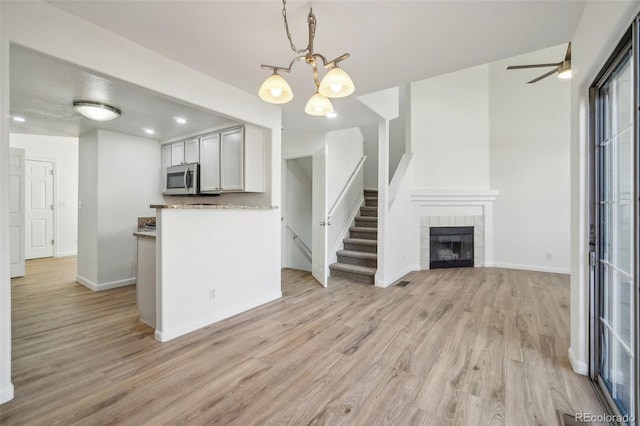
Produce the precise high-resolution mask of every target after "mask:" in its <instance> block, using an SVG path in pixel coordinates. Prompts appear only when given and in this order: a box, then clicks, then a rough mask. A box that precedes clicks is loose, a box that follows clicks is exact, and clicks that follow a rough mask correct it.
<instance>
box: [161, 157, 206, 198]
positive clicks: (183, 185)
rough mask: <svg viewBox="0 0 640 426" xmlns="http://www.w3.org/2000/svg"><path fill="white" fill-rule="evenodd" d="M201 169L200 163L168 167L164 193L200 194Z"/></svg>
mask: <svg viewBox="0 0 640 426" xmlns="http://www.w3.org/2000/svg"><path fill="white" fill-rule="evenodd" d="M199 169H200V165H199V164H198V163H190V164H181V165H179V166H171V167H167V171H166V179H167V180H166V181H167V187H166V189H165V191H164V195H198V193H199V189H200V188H199V186H200V183H199V182H200V179H199V177H198V172H199V171H200V170H199Z"/></svg>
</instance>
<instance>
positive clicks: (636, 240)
mask: <svg viewBox="0 0 640 426" xmlns="http://www.w3.org/2000/svg"><path fill="white" fill-rule="evenodd" d="M639 33H640V17H636V18H635V19H634V20H633V23H632V24H631V26H630V27H629V29H628V30H627V31H625V33H624V35H623V36H622V38H621V39H620V41H619V42H618V44H617V46H616V47H615V49H614V50H613V51H612V53H611V55H610V56H609V59H608V60H607V61H606V63H605V64H604V65H603V66H602V69H601V71H600V72H599V73H598V75H597V76H596V78H595V79H594V81H593V82H592V84H591V85H590V86H589V125H588V126H589V127H588V129H589V136H588V140H589V150H588V152H589V160H588V173H589V176H590V178H589V181H588V186H589V187H588V190H589V194H590V199H589V211H588V219H589V235H588V256H589V259H588V265H589V275H588V276H589V334H588V335H589V366H588V367H589V378H590V379H591V381H592V383H593V384H594V389H595V390H596V393H597V395H598V397H599V398H600V399H601V401H603V402H605V404H604V405H605V406H606V408H607V409H608V410H609V413H610V414H612V415H616V416H621V413H620V411H619V410H618V408H617V405H616V404H615V402H614V401H613V400H612V399H611V397H610V396H609V394H608V390H607V389H606V386H605V385H604V384H603V383H602V381H601V380H599V373H600V371H599V368H600V367H599V366H600V361H601V356H600V355H601V352H600V351H601V345H600V343H601V341H600V336H599V335H600V328H599V327H600V326H599V316H600V302H601V297H600V292H599V288H598V286H597V285H596V284H597V280H599V279H600V278H599V277H600V272H601V271H600V265H599V263H600V262H599V261H598V259H600V246H599V240H598V237H599V235H600V231H601V230H600V214H599V208H598V205H599V191H600V184H601V182H600V167H601V165H600V161H599V155H598V148H597V143H598V136H599V131H600V128H599V123H598V119H599V115H598V111H599V109H600V104H599V99H598V96H597V94H598V88H599V87H601V86H602V84H603V83H604V82H605V81H606V80H607V79H608V78H609V77H610V76H611V74H612V73H613V71H614V70H615V68H616V67H617V65H618V64H619V63H620V62H621V61H622V60H623V59H624V57H625V56H626V54H627V53H628V52H629V49H631V52H632V56H631V63H632V66H633V77H632V81H633V82H635V87H633V88H632V90H633V94H634V95H633V97H634V99H633V108H632V110H633V111H634V114H633V140H632V146H633V147H634V153H633V154H634V170H633V180H634V182H635V185H634V195H633V196H634V203H633V212H634V219H633V226H634V231H633V234H634V235H633V242H632V244H633V249H634V257H633V259H634V262H635V264H634V265H633V266H632V268H631V269H632V271H633V273H634V286H635V287H636V291H635V292H634V295H635V296H634V299H635V300H634V304H635V313H634V314H635V327H636V328H635V335H634V337H633V342H634V343H633V350H634V351H635V353H634V356H635V365H634V375H635V377H634V378H632V380H631V382H632V383H634V384H635V406H634V407H632V408H633V410H634V414H635V423H634V424H639V423H638V421H639V420H640V419H639V417H640V401H639V400H640V398H639V396H640V395H639V393H640V338H639V337H640V285H639V278H640V261H639V260H638V257H639V255H640V250H639V249H640V219H639V214H640V203H639V200H640V198H639V193H640V176H639V169H640V147H639V141H640V137H639V135H640V130H639V128H638V124H639V117H638V115H639V112H638V106H639V99H640V83H639V80H638V78H639V76H640V44H639V43H640V37H639Z"/></svg>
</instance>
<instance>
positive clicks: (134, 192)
mask: <svg viewBox="0 0 640 426" xmlns="http://www.w3.org/2000/svg"><path fill="white" fill-rule="evenodd" d="M85 151H86V152H85ZM80 158H81V159H82V161H83V162H82V165H81V167H80V170H81V180H80V200H79V201H80V203H81V205H82V208H81V209H80V212H81V213H80V218H81V220H82V222H83V226H82V228H81V232H82V231H88V232H87V234H88V235H83V234H81V235H80V236H81V244H82V246H81V247H80V249H81V250H82V249H84V247H85V246H86V247H87V248H88V250H87V252H88V254H85V253H84V252H81V253H80V256H79V257H78V281H80V282H81V283H82V284H84V285H86V286H88V287H89V288H91V289H93V290H103V289H107V288H113V287H118V286H121V285H128V284H133V283H134V282H135V280H136V239H135V237H133V232H135V231H136V230H137V224H138V222H137V220H138V217H144V216H154V214H155V210H153V209H151V208H150V207H149V206H150V205H151V204H160V203H161V201H162V195H161V193H160V191H159V188H160V173H159V169H160V150H159V149H158V142H157V141H156V140H152V139H146V138H140V137H136V136H129V135H124V134H121V133H114V132H108V131H105V130H98V131H96V132H92V133H90V134H88V135H83V136H81V137H80ZM84 221H86V223H87V224H95V229H96V230H97V236H96V235H95V231H94V230H88V229H86V228H87V226H86V225H85V224H84ZM96 237H97V238H96ZM96 242H97V245H96ZM94 246H95V247H94ZM94 250H95V255H94V254H93V251H94Z"/></svg>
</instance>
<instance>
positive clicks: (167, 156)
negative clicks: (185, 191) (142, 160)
mask: <svg viewBox="0 0 640 426" xmlns="http://www.w3.org/2000/svg"><path fill="white" fill-rule="evenodd" d="M169 166H171V145H162V164H161V166H160V173H161V176H162V192H164V191H166V190H167V167H169Z"/></svg>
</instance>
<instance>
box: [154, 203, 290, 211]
mask: <svg viewBox="0 0 640 426" xmlns="http://www.w3.org/2000/svg"><path fill="white" fill-rule="evenodd" d="M149 207H151V208H152V209H184V210H207V209H211V210H215V209H218V210H274V209H277V208H278V207H276V206H233V205H227V204H152V205H151V206H149Z"/></svg>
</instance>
